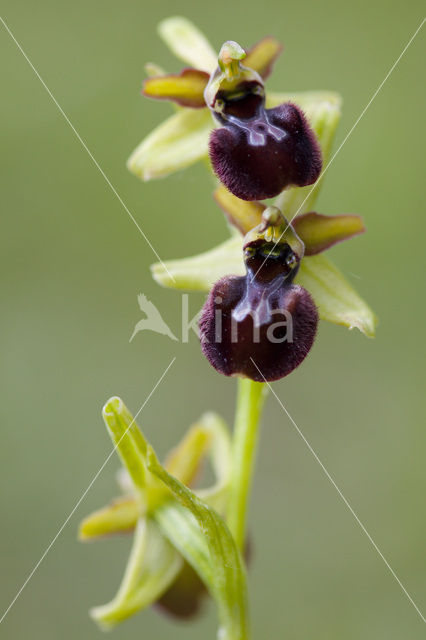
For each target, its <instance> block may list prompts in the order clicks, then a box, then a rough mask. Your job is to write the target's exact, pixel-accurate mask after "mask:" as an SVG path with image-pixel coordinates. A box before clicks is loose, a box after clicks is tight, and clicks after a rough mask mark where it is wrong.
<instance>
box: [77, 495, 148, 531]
mask: <svg viewBox="0 0 426 640" xmlns="http://www.w3.org/2000/svg"><path fill="white" fill-rule="evenodd" d="M140 515H141V505H140V503H139V501H138V500H137V499H136V496H123V497H122V498H117V500H114V501H113V502H111V504H109V505H107V506H106V507H104V508H103V509H99V510H98V511H95V512H94V513H92V514H90V516H87V517H86V518H84V520H83V521H82V522H81V523H80V527H79V530H78V538H79V540H81V541H83V542H85V541H86V540H94V539H96V538H102V537H104V536H110V535H113V534H117V533H128V532H129V531H132V530H133V529H134V528H135V526H136V522H137V519H138V517H139V516H140Z"/></svg>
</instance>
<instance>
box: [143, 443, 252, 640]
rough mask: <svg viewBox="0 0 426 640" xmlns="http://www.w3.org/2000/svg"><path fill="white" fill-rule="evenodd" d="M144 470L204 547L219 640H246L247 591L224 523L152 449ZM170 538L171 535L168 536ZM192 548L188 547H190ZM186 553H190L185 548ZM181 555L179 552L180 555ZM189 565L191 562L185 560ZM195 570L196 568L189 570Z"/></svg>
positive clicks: (205, 570) (237, 555) (239, 560)
mask: <svg viewBox="0 0 426 640" xmlns="http://www.w3.org/2000/svg"><path fill="white" fill-rule="evenodd" d="M148 468H149V470H150V471H151V473H153V474H155V475H156V476H157V477H158V478H159V479H160V480H162V481H163V482H164V483H165V485H166V486H167V487H168V488H169V489H170V490H171V492H172V493H173V495H174V496H175V498H176V499H177V500H178V502H180V503H181V504H182V506H183V507H185V508H186V509H187V510H188V512H189V514H192V516H193V517H195V519H196V521H197V523H198V526H199V531H200V534H201V540H200V548H201V549H202V540H203V539H204V541H205V543H206V544H207V548H208V552H209V559H210V567H209V568H207V569H206V568H205V569H204V571H203V573H204V576H203V577H204V579H206V577H207V575H208V576H209V579H208V581H207V584H206V586H207V587H208V588H209V590H210V592H211V593H212V595H213V596H214V598H215V600H216V602H217V605H218V610H219V618H220V622H221V628H220V629H219V632H218V638H220V640H248V619H247V588H246V578H245V570H244V566H243V563H242V559H241V555H240V552H239V550H238V548H237V546H236V544H235V541H234V539H233V537H232V535H231V533H230V531H229V529H228V527H227V525H226V523H225V522H224V520H223V519H222V518H221V517H220V516H219V515H218V514H217V513H216V511H214V509H212V508H211V507H209V506H208V505H207V504H206V503H205V502H203V501H202V500H200V499H199V498H198V497H197V496H196V495H195V494H194V493H193V492H192V491H191V490H190V489H188V488H187V487H185V485H183V484H182V483H180V482H179V481H178V480H176V478H174V477H173V476H171V475H170V474H168V473H167V471H166V470H165V469H164V468H163V467H162V466H161V465H160V463H159V462H158V459H157V457H156V455H155V453H154V451H153V449H151V448H149V449H148ZM172 535H173V533H172ZM191 547H192V545H191ZM185 550H186V552H188V554H190V553H191V549H188V548H187V547H186V549H185ZM182 553H183V551H182ZM186 559H187V561H188V562H189V563H190V564H191V563H192V560H193V559H192V558H190V557H187V558H186ZM193 568H194V569H195V570H197V566H194V567H193Z"/></svg>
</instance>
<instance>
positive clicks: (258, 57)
mask: <svg viewBox="0 0 426 640" xmlns="http://www.w3.org/2000/svg"><path fill="white" fill-rule="evenodd" d="M282 48H283V47H282V44H281V42H279V41H278V40H276V38H273V37H272V36H266V38H262V40H259V42H256V44H254V45H253V46H252V47H251V48H250V49H249V50H248V51H247V57H246V58H245V60H244V63H243V64H244V66H245V67H249V69H254V70H255V71H257V73H258V74H259V75H260V76H262V78H263V79H264V80H265V79H266V78H267V77H268V76H269V74H270V73H271V71H272V67H273V65H274V62H275V60H276V59H277V58H278V56H279V55H280V53H281V51H282Z"/></svg>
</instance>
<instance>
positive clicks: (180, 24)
mask: <svg viewBox="0 0 426 640" xmlns="http://www.w3.org/2000/svg"><path fill="white" fill-rule="evenodd" d="M158 33H159V35H160V36H161V38H162V39H163V41H164V42H165V43H166V45H167V46H168V47H169V49H171V51H173V53H174V54H175V55H176V56H177V57H178V58H180V59H181V60H183V61H184V62H186V63H188V64H190V65H191V67H195V68H196V69H202V70H203V71H207V72H208V73H209V74H210V73H212V72H213V71H214V70H215V69H216V67H217V55H216V53H215V51H214V49H213V47H212V46H211V44H210V43H209V41H208V40H207V38H206V37H205V35H204V34H203V33H202V32H201V31H200V30H199V29H197V27H196V26H195V25H194V24H193V23H192V22H190V21H189V20H187V19H186V18H182V17H180V16H176V17H173V18H166V19H165V20H163V21H162V22H160V24H159V25H158Z"/></svg>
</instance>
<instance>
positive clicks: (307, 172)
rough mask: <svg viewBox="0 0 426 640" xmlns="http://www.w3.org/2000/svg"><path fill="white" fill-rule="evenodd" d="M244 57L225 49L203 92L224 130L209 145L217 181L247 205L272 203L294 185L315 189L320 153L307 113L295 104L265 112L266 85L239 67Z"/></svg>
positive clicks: (238, 51)
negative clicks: (251, 201) (264, 200)
mask: <svg viewBox="0 0 426 640" xmlns="http://www.w3.org/2000/svg"><path fill="white" fill-rule="evenodd" d="M241 52H242V50H241V48H240V47H238V45H237V44H236V43H225V45H223V47H222V50H221V53H220V56H219V68H218V69H217V70H216V72H215V73H214V74H213V75H212V77H211V79H210V81H209V84H208V85H207V87H206V90H205V92H204V97H205V101H206V104H207V106H208V107H209V108H210V110H211V111H212V113H213V115H214V117H215V118H216V120H217V121H218V122H219V123H220V124H221V125H222V126H221V127H220V128H219V129H215V130H214V131H213V132H212V133H211V136H210V144H209V149H210V159H211V162H212V165H213V169H214V171H215V173H216V175H217V176H218V178H219V180H221V182H223V184H224V185H225V186H226V187H227V188H228V189H229V191H231V192H232V193H233V194H234V195H236V196H237V197H238V198H241V199H242V200H263V199H265V198H272V197H274V196H276V195H278V194H279V193H281V191H282V190H283V189H285V188H286V187H288V186H290V185H294V186H298V187H303V186H306V185H308V184H312V183H314V182H315V181H316V180H317V178H318V176H319V174H320V172H321V167H322V160H321V150H320V148H319V145H318V142H317V140H316V138H315V134H314V133H313V131H312V129H311V127H310V126H309V124H308V122H307V120H306V118H305V116H304V115H303V112H302V111H301V110H300V109H299V107H297V106H296V105H294V104H292V103H290V102H287V103H284V104H281V105H279V106H277V107H275V108H273V109H265V90H264V86H263V82H262V79H261V77H260V76H259V75H258V73H257V72H255V71H253V70H252V69H247V68H245V67H243V66H242V65H241V64H240V60H241V59H243V57H244V55H243V54H242V53H241ZM243 53H244V52H243Z"/></svg>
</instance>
